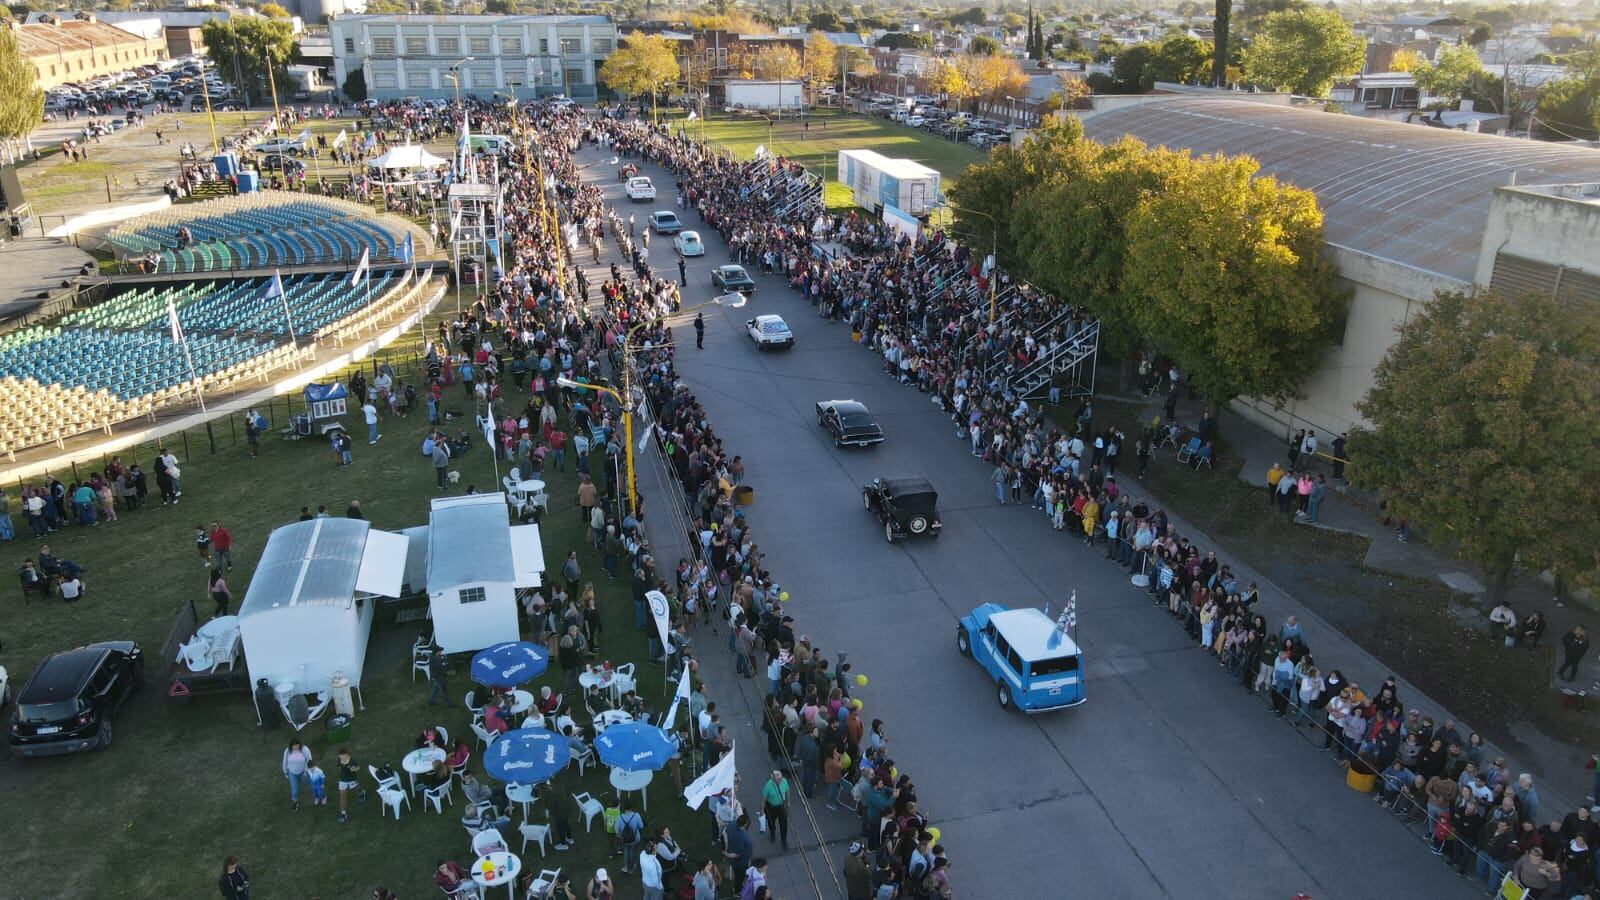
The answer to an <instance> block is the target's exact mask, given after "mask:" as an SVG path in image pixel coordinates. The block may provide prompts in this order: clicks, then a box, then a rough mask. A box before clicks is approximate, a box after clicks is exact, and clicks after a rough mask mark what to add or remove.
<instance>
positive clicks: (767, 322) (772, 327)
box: [744, 315, 794, 350]
mask: <svg viewBox="0 0 1600 900" xmlns="http://www.w3.org/2000/svg"><path fill="white" fill-rule="evenodd" d="M744 331H745V334H748V335H749V336H750V340H752V341H755V342H756V349H757V350H765V349H767V348H768V347H793V346H794V332H792V331H790V330H789V323H788V322H785V321H784V320H783V316H772V315H767V316H756V317H755V318H754V319H751V320H749V321H748V322H745V323H744Z"/></svg>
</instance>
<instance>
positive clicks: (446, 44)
mask: <svg viewBox="0 0 1600 900" xmlns="http://www.w3.org/2000/svg"><path fill="white" fill-rule="evenodd" d="M433 42H434V43H435V44H437V45H438V46H439V55H440V56H455V55H456V54H458V53H460V52H461V38H458V37H437V36H436V37H434V39H433Z"/></svg>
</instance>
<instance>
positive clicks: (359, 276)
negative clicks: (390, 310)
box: [350, 247, 372, 287]
mask: <svg viewBox="0 0 1600 900" xmlns="http://www.w3.org/2000/svg"><path fill="white" fill-rule="evenodd" d="M371 265H372V248H370V247H362V248H361V261H360V262H358V263H356V270H355V273H354V274H352V275H351V276H350V286H351V287H359V286H360V285H361V282H363V281H365V280H366V277H367V269H368V268H370V267H371Z"/></svg>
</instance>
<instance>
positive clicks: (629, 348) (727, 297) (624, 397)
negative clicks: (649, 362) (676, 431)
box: [556, 293, 748, 513]
mask: <svg viewBox="0 0 1600 900" xmlns="http://www.w3.org/2000/svg"><path fill="white" fill-rule="evenodd" d="M746 302H748V298H746V297H745V295H743V294H738V293H733V294H722V295H721V296H718V297H713V298H711V299H710V300H707V301H706V302H704V303H697V304H695V305H694V306H690V307H688V308H686V309H681V310H679V311H678V312H676V313H674V315H678V316H682V315H686V314H688V313H692V312H694V311H696V310H699V309H704V308H706V307H708V306H726V307H728V308H729V309H739V308H740V307H742V306H744V305H745V303H746ZM656 321H659V320H656ZM650 324H653V322H652V321H645V322H640V323H639V324H637V325H634V326H633V327H632V328H630V329H628V332H627V334H626V335H625V336H624V337H623V339H622V390H621V392H618V391H617V390H616V389H614V388H609V387H606V386H605V385H600V384H593V383H591V382H587V381H577V380H574V379H571V378H567V377H566V376H562V377H560V378H557V379H556V384H557V385H559V386H561V387H564V388H576V389H584V390H596V391H600V392H602V393H605V394H609V395H610V396H611V398H612V399H613V400H616V401H617V404H618V405H619V406H621V407H622V439H623V444H624V446H623V452H624V453H625V454H626V456H625V459H626V466H627V470H628V474H627V475H626V477H625V480H626V483H627V492H626V493H627V497H628V512H629V513H633V512H636V511H637V510H638V509H639V489H638V478H637V473H636V472H635V470H634V462H633V390H632V377H631V373H632V372H633V337H634V335H635V334H637V333H638V331H639V329H641V328H643V327H645V326H646V325H650Z"/></svg>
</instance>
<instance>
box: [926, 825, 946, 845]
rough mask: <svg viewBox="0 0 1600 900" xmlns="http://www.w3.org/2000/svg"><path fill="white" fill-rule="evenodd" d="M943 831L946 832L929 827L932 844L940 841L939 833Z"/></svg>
mask: <svg viewBox="0 0 1600 900" xmlns="http://www.w3.org/2000/svg"><path fill="white" fill-rule="evenodd" d="M943 833H944V832H942V831H940V830H939V829H937V828H929V829H928V843H930V844H937V843H939V835H941V834H943Z"/></svg>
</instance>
